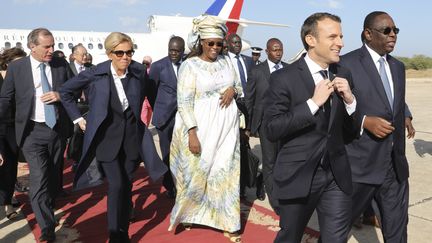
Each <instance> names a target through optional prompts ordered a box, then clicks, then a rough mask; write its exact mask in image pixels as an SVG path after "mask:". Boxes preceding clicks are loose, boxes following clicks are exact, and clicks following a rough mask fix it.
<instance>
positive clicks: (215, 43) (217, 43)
mask: <svg viewBox="0 0 432 243" xmlns="http://www.w3.org/2000/svg"><path fill="white" fill-rule="evenodd" d="M205 43H206V44H207V45H208V46H210V47H213V46H214V45H216V46H217V47H222V46H223V42H222V41H218V42H215V41H209V42H205Z"/></svg>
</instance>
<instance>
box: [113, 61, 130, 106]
mask: <svg viewBox="0 0 432 243" xmlns="http://www.w3.org/2000/svg"><path fill="white" fill-rule="evenodd" d="M111 73H112V76H113V79H114V84H115V88H116V90H117V94H118V96H119V100H120V103H121V105H122V109H123V111H125V110H126V109H127V108H128V107H129V101H128V99H127V97H126V93H125V91H124V88H123V84H122V82H121V79H123V78H125V77H126V75H127V74H128V70H127V69H126V72H125V73H124V74H123V75H121V76H119V75H117V73H116V71H115V69H114V66H113V65H112V63H111Z"/></svg>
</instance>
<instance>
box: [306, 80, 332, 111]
mask: <svg viewBox="0 0 432 243" xmlns="http://www.w3.org/2000/svg"><path fill="white" fill-rule="evenodd" d="M333 90H334V89H333V82H331V81H330V80H329V79H324V80H321V81H319V82H318V83H317V85H316V86H315V91H314V94H313V96H312V98H311V99H312V101H313V102H314V103H315V104H316V105H317V106H319V107H321V106H322V105H324V103H325V102H326V101H327V99H328V98H329V96H330V94H331V93H333Z"/></svg>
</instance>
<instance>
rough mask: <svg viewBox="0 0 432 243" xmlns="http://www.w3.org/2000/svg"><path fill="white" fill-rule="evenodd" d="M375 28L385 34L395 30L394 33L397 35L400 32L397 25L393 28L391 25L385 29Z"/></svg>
mask: <svg viewBox="0 0 432 243" xmlns="http://www.w3.org/2000/svg"><path fill="white" fill-rule="evenodd" d="M373 30H375V31H378V32H380V33H381V34H384V35H389V34H390V32H392V31H393V33H395V34H396V35H397V34H399V28H397V27H393V28H391V27H386V28H384V29H379V30H378V29H373Z"/></svg>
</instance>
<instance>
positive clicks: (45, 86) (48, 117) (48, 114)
mask: <svg viewBox="0 0 432 243" xmlns="http://www.w3.org/2000/svg"><path fill="white" fill-rule="evenodd" d="M39 68H40V72H41V84H42V91H43V93H44V94H45V93H47V92H49V91H51V87H50V84H49V83H48V78H47V76H46V74H45V63H41V64H40V65H39ZM44 110H45V124H47V126H49V127H50V128H53V127H54V126H55V124H56V122H57V121H56V114H55V109H54V105H53V104H44Z"/></svg>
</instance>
